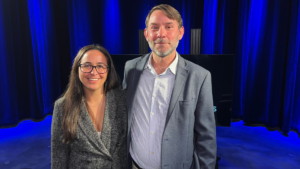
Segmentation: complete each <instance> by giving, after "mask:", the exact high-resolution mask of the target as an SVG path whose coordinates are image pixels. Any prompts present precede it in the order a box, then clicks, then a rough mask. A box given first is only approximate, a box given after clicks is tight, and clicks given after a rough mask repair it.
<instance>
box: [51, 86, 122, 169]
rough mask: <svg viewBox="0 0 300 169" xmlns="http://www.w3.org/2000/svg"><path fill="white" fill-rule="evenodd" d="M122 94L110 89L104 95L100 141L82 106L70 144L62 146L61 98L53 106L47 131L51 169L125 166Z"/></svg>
mask: <svg viewBox="0 0 300 169" xmlns="http://www.w3.org/2000/svg"><path fill="white" fill-rule="evenodd" d="M125 97H126V96H125V92H124V91H122V90H120V89H114V90H111V91H109V92H107V95H106V104H105V114H104V120H103V127H102V132H101V137H99V135H98V133H97V131H96V129H95V127H94V125H93V123H92V121H91V118H90V117H89V114H88V112H87V109H86V106H85V103H84V102H82V105H81V112H80V116H79V118H78V124H77V128H76V138H75V141H74V142H72V143H71V144H69V145H68V144H64V143H63V142H62V137H61V136H62V129H61V123H62V115H63V114H62V108H63V107H62V105H63V102H64V98H60V99H58V100H57V101H56V102H55V106H54V111H53V118H52V128H51V168H52V169H65V168H71V169H77V168H78V169H79V168H80V169H81V168H84V169H89V168H91V169H98V168H99V169H100V168H101V169H102V168H105V169H121V168H126V165H127V164H126V162H127V154H126V150H127V142H126V139H127V136H126V134H127V112H126V101H125Z"/></svg>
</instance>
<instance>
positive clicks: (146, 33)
mask: <svg viewBox="0 0 300 169" xmlns="http://www.w3.org/2000/svg"><path fill="white" fill-rule="evenodd" d="M144 36H145V38H146V40H147V42H148V32H147V28H145V29H144Z"/></svg>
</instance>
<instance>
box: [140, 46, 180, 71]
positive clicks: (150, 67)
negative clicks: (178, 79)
mask: <svg viewBox="0 0 300 169" xmlns="http://www.w3.org/2000/svg"><path fill="white" fill-rule="evenodd" d="M151 58H152V54H151V55H150V57H149V59H148V61H147V64H146V65H145V67H144V69H147V68H149V69H153V70H154V68H153V66H152V64H151ZM177 63H178V53H177V52H176V55H175V59H174V60H173V62H172V63H171V64H170V66H169V67H167V69H166V70H168V69H170V71H171V72H172V73H173V74H174V75H176V70H177Z"/></svg>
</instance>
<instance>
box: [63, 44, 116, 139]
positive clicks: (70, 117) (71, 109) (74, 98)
mask: <svg viewBox="0 0 300 169" xmlns="http://www.w3.org/2000/svg"><path fill="white" fill-rule="evenodd" d="M89 50H98V51H100V52H102V53H103V54H104V55H105V57H106V60H107V64H108V66H109V69H108V74H107V79H106V82H105V83H106V85H104V86H105V89H104V90H105V92H108V91H109V90H111V89H114V88H117V87H119V76H118V74H117V72H116V70H115V67H114V64H113V61H112V58H111V56H110V54H109V53H108V51H107V50H106V49H105V48H104V47H102V46H100V45H88V46H85V47H83V48H81V49H80V50H79V52H78V53H77V56H76V57H75V59H74V62H73V66H72V70H71V75H70V78H69V84H68V86H67V90H66V91H65V93H64V94H63V97H64V98H65V100H64V106H63V119H62V131H63V142H64V143H67V144H69V143H71V142H73V141H74V139H75V133H76V126H77V121H78V117H79V114H80V108H81V105H82V98H83V97H84V91H83V87H82V83H81V81H80V79H79V75H78V71H79V64H80V61H81V58H82V57H83V55H84V54H85V53H86V52H87V51H89Z"/></svg>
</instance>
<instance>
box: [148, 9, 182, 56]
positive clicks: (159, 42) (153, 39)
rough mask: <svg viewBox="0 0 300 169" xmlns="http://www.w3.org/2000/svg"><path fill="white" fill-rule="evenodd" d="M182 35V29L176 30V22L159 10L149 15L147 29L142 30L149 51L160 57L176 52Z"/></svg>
mask: <svg viewBox="0 0 300 169" xmlns="http://www.w3.org/2000/svg"><path fill="white" fill-rule="evenodd" d="M183 33H184V28H183V27H181V28H178V23H177V21H176V20H171V19H169V18H168V17H167V16H166V15H165V13H164V12H163V11H161V10H156V11H154V12H153V13H152V14H151V16H150V19H149V23H148V28H145V30H144V35H145V37H146V39H147V41H148V43H149V46H150V48H151V50H152V51H153V52H154V53H155V54H156V55H158V56H160V57H165V56H168V55H170V54H171V53H172V52H175V51H176V48H177V46H178V43H179V40H181V38H182V36H183Z"/></svg>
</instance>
